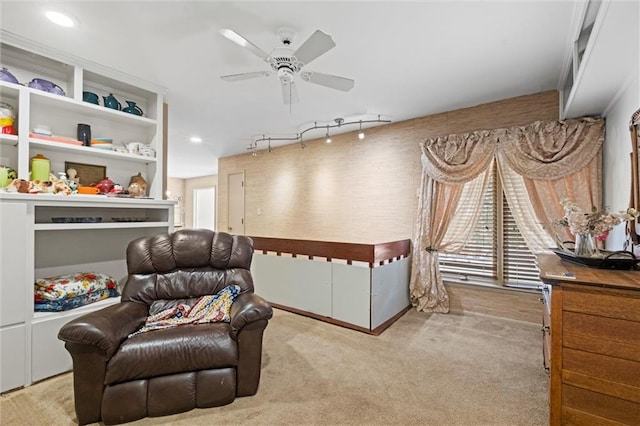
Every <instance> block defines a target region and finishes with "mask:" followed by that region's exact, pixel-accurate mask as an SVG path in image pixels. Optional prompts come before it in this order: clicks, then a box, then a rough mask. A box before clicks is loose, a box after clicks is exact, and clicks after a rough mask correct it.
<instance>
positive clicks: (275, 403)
mask: <svg viewBox="0 0 640 426" xmlns="http://www.w3.org/2000/svg"><path fill="white" fill-rule="evenodd" d="M547 385H548V379H547V376H546V374H545V372H544V370H543V368H542V343H541V335H540V326H539V325H538V324H533V323H528V322H521V321H513V320H506V319H501V318H496V317H491V316H483V315H473V314H465V315H456V314H447V315H444V314H424V313H420V312H416V311H414V310H410V311H409V312H407V313H406V314H405V315H404V316H403V317H402V318H400V319H399V320H398V321H397V322H396V323H395V324H393V325H392V326H391V327H390V328H389V329H387V330H386V331H385V332H384V333H382V334H381V335H380V336H378V337H374V336H369V335H366V334H364V333H360V332H356V331H352V330H348V329H345V328H341V327H337V326H334V325H330V324H326V323H323V322H320V321H316V320H313V319H309V318H305V317H302V316H298V315H294V314H290V313H288V312H284V311H280V310H275V313H274V318H273V320H271V322H270V323H269V326H268V327H267V329H266V331H265V337H264V349H263V370H262V379H261V382H260V388H259V390H258V393H257V394H256V395H255V396H253V397H245V398H238V399H236V400H235V401H234V402H233V403H232V404H230V405H227V406H224V407H217V408H210V409H196V410H192V411H190V412H188V413H183V414H179V415H174V416H167V417H160V418H148V419H143V420H140V421H137V422H134V423H131V424H135V425H204V424H251V425H277V424H280V425H285V424H286V425H392V424H403V425H409V424H411V425H413V424H416V425H417V424H420V425H474V426H475V425H510V426H511V425H546V424H548V420H547V419H548V408H547V405H548V393H547ZM0 424H2V425H50V426H53V425H71V424H75V413H74V409H73V392H72V378H71V374H70V373H67V374H63V375H60V376H57V377H54V378H51V379H48V380H45V381H43V382H40V383H37V384H35V385H32V386H29V387H27V388H25V389H21V390H17V391H14V392H10V393H8V394H5V395H2V396H1V397H0Z"/></svg>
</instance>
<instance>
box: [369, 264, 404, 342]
mask: <svg viewBox="0 0 640 426" xmlns="http://www.w3.org/2000/svg"><path fill="white" fill-rule="evenodd" d="M410 268H411V258H410V257H405V258H404V259H400V260H397V261H395V262H391V263H388V264H386V265H384V266H378V267H376V268H373V269H372V272H371V306H372V308H371V310H372V314H371V329H372V330H373V329H375V328H377V327H378V326H380V325H382V324H383V323H385V322H386V321H387V320H389V319H391V318H393V316H394V315H396V314H398V313H399V312H400V311H402V310H403V309H405V308H406V307H407V306H409V305H410V304H411V302H410V300H409V280H410V276H411V274H410Z"/></svg>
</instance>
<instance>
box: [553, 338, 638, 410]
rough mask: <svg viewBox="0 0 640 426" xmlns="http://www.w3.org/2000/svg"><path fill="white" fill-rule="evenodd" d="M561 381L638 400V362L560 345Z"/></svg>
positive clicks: (634, 400)
mask: <svg viewBox="0 0 640 426" xmlns="http://www.w3.org/2000/svg"><path fill="white" fill-rule="evenodd" d="M562 382H563V383H565V384H571V385H574V386H578V387H581V388H584V389H590V390H592V391H594V392H599V393H602V394H605V395H611V396H615V397H618V398H621V399H625V400H627V401H632V402H636V403H640V362H636V361H629V360H626V359H621V358H614V357H610V356H606V355H600V354H594V353H591V352H585V351H579V350H576V349H571V348H563V349H562Z"/></svg>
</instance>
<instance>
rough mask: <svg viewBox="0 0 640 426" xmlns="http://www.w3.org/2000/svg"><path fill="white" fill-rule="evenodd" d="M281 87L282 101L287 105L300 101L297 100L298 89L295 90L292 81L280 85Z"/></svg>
mask: <svg viewBox="0 0 640 426" xmlns="http://www.w3.org/2000/svg"><path fill="white" fill-rule="evenodd" d="M281 86H282V101H283V102H284V103H285V104H287V105H289V104H295V103H297V102H298V101H299V100H300V99H299V98H298V89H296V84H295V83H294V82H293V81H290V82H288V83H283V84H281Z"/></svg>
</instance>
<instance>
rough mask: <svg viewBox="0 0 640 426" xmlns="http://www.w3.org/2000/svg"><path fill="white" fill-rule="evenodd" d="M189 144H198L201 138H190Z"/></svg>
mask: <svg viewBox="0 0 640 426" xmlns="http://www.w3.org/2000/svg"><path fill="white" fill-rule="evenodd" d="M189 140H190V141H191V142H193V143H200V142H202V138H199V137H198V136H191V139H189Z"/></svg>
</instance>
